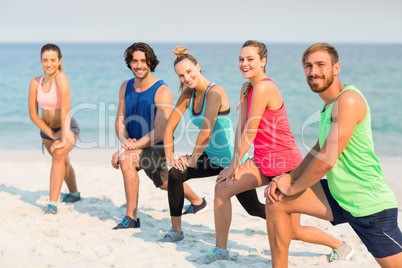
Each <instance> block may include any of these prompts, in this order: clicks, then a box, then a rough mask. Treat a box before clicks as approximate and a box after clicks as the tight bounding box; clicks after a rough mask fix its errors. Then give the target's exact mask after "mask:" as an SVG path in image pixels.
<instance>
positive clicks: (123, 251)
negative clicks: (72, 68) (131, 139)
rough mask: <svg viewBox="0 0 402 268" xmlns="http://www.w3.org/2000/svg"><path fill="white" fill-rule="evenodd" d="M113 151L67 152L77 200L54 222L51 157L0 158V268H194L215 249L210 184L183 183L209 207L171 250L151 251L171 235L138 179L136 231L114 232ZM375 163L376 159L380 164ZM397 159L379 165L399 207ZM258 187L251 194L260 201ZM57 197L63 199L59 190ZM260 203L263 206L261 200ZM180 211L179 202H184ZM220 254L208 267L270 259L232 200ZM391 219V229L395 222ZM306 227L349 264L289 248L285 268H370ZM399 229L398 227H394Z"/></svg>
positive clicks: (335, 230)
mask: <svg viewBox="0 0 402 268" xmlns="http://www.w3.org/2000/svg"><path fill="white" fill-rule="evenodd" d="M114 151H115V150H114V149H105V150H101V149H92V150H83V149H74V150H73V151H72V152H71V153H70V158H71V163H72V165H73V167H74V169H75V172H76V175H77V184H78V188H79V191H80V192H81V196H82V197H83V200H82V201H81V202H78V203H76V204H68V205H66V204H64V203H59V205H58V208H59V213H58V214H57V215H44V214H43V206H44V205H45V204H47V201H48V187H49V173H50V165H51V158H50V156H49V155H48V154H47V153H46V154H45V155H43V154H42V152H41V151H40V150H37V151H33V150H32V151H22V150H17V151H12V150H10V151H8V150H3V151H0V200H1V201H0V202H1V206H0V226H1V227H0V267H52V266H54V267H71V266H74V267H201V266H202V265H199V264H197V262H198V261H199V260H200V259H201V258H202V257H203V256H204V255H205V254H207V253H208V252H209V250H210V249H211V248H212V247H213V246H214V245H215V232H214V217H213V190H214V181H215V178H214V177H209V178H205V179H197V180H190V181H189V182H188V184H189V185H190V186H191V187H192V188H193V189H194V191H195V192H196V193H198V194H199V195H200V196H205V198H206V200H207V202H208V204H209V208H208V210H207V211H206V212H205V213H203V214H201V215H198V214H195V215H186V216H183V219H182V220H183V225H182V228H183V231H184V234H185V239H184V240H183V241H181V242H180V243H177V244H170V243H168V244H158V243H156V240H157V239H159V238H161V237H162V235H163V233H164V232H165V231H168V230H169V229H170V228H171V223H170V217H169V211H168V201H167V192H165V191H162V190H160V189H156V188H155V187H154V185H153V183H152V182H151V181H150V180H149V179H148V177H147V176H146V175H145V173H144V172H143V171H141V172H140V195H139V208H138V217H139V218H140V220H141V228H140V229H129V230H119V231H115V230H112V228H113V227H114V226H115V225H116V223H115V222H116V220H120V219H121V218H122V217H123V216H124V214H125V196H124V188H123V179H122V175H121V172H120V170H115V169H113V168H112V167H111V164H110V160H111V155H112V153H113V152H114ZM380 160H381V159H380ZM401 165H402V160H389V159H388V160H382V167H383V171H384V174H385V176H386V178H387V181H388V183H389V185H390V186H391V188H392V190H393V191H394V193H395V194H396V196H397V199H398V203H399V211H401V208H402V184H401V183H400V182H398V179H399V177H400V176H399V167H400V166H401ZM263 190H264V187H261V188H260V189H258V194H259V197H260V201H264V199H263ZM62 193H67V187H66V186H65V184H63V187H62ZM264 202H265V201H264ZM185 204H186V203H185ZM232 205H233V218H232V225H231V229H230V234H229V242H228V248H229V249H230V250H231V254H232V255H233V257H232V260H231V261H230V262H229V261H218V262H215V263H213V264H211V265H209V266H208V267H249V266H253V267H270V266H271V256H270V249H269V244H268V238H267V232H266V225H265V221H263V220H261V219H259V218H255V217H251V216H248V215H247V213H246V212H245V210H244V209H243V208H242V207H241V206H240V204H239V203H238V201H237V199H236V198H233V199H232ZM401 215H402V214H401V213H399V223H400V222H401ZM302 224H306V225H312V226H316V227H319V228H321V229H322V230H325V231H326V232H328V233H329V234H331V235H333V236H335V237H337V238H339V239H342V240H345V241H347V242H349V243H350V244H351V245H352V246H353V247H354V248H355V254H354V256H353V257H352V259H351V260H350V261H336V262H333V263H331V264H328V262H327V254H329V252H330V249H329V248H327V247H324V246H318V245H313V244H308V243H303V242H299V241H292V243H291V246H290V252H289V266H290V267H365V268H368V267H378V265H377V263H376V262H375V260H374V258H373V257H372V256H371V255H370V254H369V253H368V251H367V249H366V248H365V246H364V245H363V244H362V242H361V241H360V239H359V238H358V237H357V235H356V234H355V233H354V232H353V230H352V229H351V228H350V227H349V225H347V224H342V225H340V226H336V227H333V226H332V225H331V224H330V223H329V222H325V221H322V220H318V219H315V218H312V217H308V216H302ZM399 226H401V224H399Z"/></svg>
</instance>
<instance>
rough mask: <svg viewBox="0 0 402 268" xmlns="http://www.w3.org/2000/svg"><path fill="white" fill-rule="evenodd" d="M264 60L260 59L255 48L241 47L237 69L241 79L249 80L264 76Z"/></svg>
mask: <svg viewBox="0 0 402 268" xmlns="http://www.w3.org/2000/svg"><path fill="white" fill-rule="evenodd" d="M266 62H267V59H266V58H263V59H261V58H260V56H259V54H258V48H257V47H255V46H247V47H243V48H242V49H241V51H240V56H239V69H240V72H241V73H242V75H243V77H244V78H246V79H251V78H253V77H256V76H260V75H262V74H264V67H265V64H266Z"/></svg>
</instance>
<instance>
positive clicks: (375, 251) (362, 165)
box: [265, 43, 402, 267]
mask: <svg viewBox="0 0 402 268" xmlns="http://www.w3.org/2000/svg"><path fill="white" fill-rule="evenodd" d="M302 64H303V67H304V70H305V75H306V80H307V83H308V84H309V86H310V88H311V90H312V91H313V92H315V93H318V95H319V96H320V97H321V99H322V100H323V101H324V102H325V104H324V107H323V109H322V111H321V120H320V126H319V139H318V141H317V143H316V145H315V146H314V147H313V148H312V149H311V150H310V152H309V153H308V154H307V156H306V157H305V158H304V159H303V162H302V163H301V164H300V166H299V167H297V168H296V169H295V170H294V171H292V172H291V173H290V174H283V175H281V176H278V177H276V178H275V179H273V181H272V182H271V183H270V184H269V185H268V187H267V188H266V190H265V196H266V198H267V206H266V211H267V219H269V220H268V221H267V229H268V237H269V243H270V247H271V255H272V264H273V267H286V266H287V259H288V250H289V244H290V240H291V237H292V225H291V220H290V215H291V213H303V214H307V215H311V216H315V217H317V218H321V219H325V220H328V221H330V222H331V223H332V224H333V225H337V224H340V223H346V222H347V223H349V224H350V225H351V226H352V228H353V229H354V231H355V232H356V234H357V235H358V236H359V237H360V239H361V240H362V241H363V243H364V244H365V246H366V247H367V249H368V251H369V252H370V253H371V254H372V255H373V256H374V258H375V259H376V261H377V262H378V263H379V264H380V265H381V266H382V267H402V233H401V231H400V229H399V227H398V222H397V219H398V203H397V201H396V198H395V196H394V194H393V193H392V191H391V189H390V188H389V187H388V185H387V183H386V181H385V178H384V176H383V174H382V171H381V166H380V163H379V161H378V158H377V157H376V155H375V154H374V146H373V139H372V133H371V114H370V108H369V106H368V104H367V101H366V99H365V98H364V96H363V95H362V93H361V92H360V91H359V90H358V89H357V88H355V87H354V86H349V85H345V84H342V83H341V82H340V80H339V76H338V74H339V71H340V68H341V65H340V63H339V61H338V53H337V51H336V49H335V48H334V47H333V46H331V45H329V44H326V43H317V44H314V45H312V46H310V47H309V48H308V49H307V50H306V51H305V52H304V54H303V58H302ZM324 176H326V177H327V179H322V178H323V177H324ZM352 253H353V250H352V249H351V248H350V246H349V245H346V244H345V245H344V246H343V247H341V248H339V249H337V250H333V252H332V254H331V256H330V261H332V260H335V259H348V258H350V256H351V255H352Z"/></svg>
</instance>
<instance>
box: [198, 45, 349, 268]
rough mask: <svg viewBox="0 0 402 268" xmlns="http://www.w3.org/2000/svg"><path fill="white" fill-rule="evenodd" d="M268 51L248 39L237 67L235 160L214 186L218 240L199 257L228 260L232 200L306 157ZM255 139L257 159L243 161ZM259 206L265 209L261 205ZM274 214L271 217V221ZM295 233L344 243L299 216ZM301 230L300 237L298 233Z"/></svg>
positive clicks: (208, 260)
mask: <svg viewBox="0 0 402 268" xmlns="http://www.w3.org/2000/svg"><path fill="white" fill-rule="evenodd" d="M267 59H268V51H267V48H266V46H265V44H263V43H261V42H258V41H255V40H249V41H247V42H245V43H244V45H243V47H242V49H241V51H240V56H239V69H240V72H241V73H242V75H243V77H244V78H246V79H248V82H246V83H245V84H244V85H243V86H242V90H241V94H240V105H239V119H238V125H237V130H236V138H235V141H236V142H235V146H234V148H235V151H234V155H235V156H236V157H233V160H232V161H231V163H230V165H229V166H228V167H226V168H225V169H224V170H223V171H222V172H221V173H220V174H219V175H218V178H217V182H216V186H215V204H214V216H215V233H216V244H215V247H214V248H213V249H212V250H211V252H210V253H209V254H208V255H206V256H205V257H204V259H202V260H201V262H202V263H211V262H213V261H216V260H228V259H229V251H228V250H227V241H228V237H229V229H230V225H231V219H232V206H231V200H230V198H231V197H232V196H233V195H235V194H238V193H240V192H243V191H250V190H252V189H255V188H257V187H260V186H263V185H267V184H269V183H270V181H271V179H272V178H274V177H275V176H276V175H279V174H282V173H285V172H290V171H292V170H293V169H295V168H296V167H297V166H298V165H299V164H300V162H301V160H302V156H301V153H300V151H299V149H298V148H297V145H296V143H295V142H294V137H293V136H292V133H291V131H290V126H289V122H288V119H287V115H286V108H285V104H284V101H283V99H282V96H281V94H280V91H279V90H278V88H277V86H276V84H275V83H274V82H273V81H272V80H271V79H269V78H268V77H267V76H266V75H265V66H266V63H267ZM252 143H254V158H253V159H249V160H248V161H247V162H245V163H243V164H241V163H240V162H239V161H238V160H239V159H241V158H242V157H243V155H245V153H246V152H247V151H248V150H249V148H250V146H251V144H252ZM261 209H263V210H264V209H265V208H264V206H262V208H261ZM270 220H271V217H269V216H267V217H266V221H267V222H269V221H270ZM292 223H293V237H291V238H292V239H297V240H302V241H305V242H310V243H317V244H322V245H326V246H329V247H331V248H332V249H336V248H339V247H342V246H343V245H344V243H343V242H342V241H340V240H338V239H336V238H333V237H331V236H329V235H327V234H326V233H324V232H323V231H321V230H319V229H317V228H313V227H304V226H301V225H300V215H299V214H294V215H293V217H292ZM299 234H302V235H299Z"/></svg>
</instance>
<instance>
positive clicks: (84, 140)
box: [0, 43, 402, 158]
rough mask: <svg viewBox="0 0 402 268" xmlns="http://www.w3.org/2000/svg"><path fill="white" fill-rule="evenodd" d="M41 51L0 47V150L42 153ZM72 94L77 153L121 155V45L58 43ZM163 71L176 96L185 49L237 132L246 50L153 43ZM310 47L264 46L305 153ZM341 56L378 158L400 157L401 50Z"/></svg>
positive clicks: (359, 47) (186, 141)
mask: <svg viewBox="0 0 402 268" xmlns="http://www.w3.org/2000/svg"><path fill="white" fill-rule="evenodd" d="M42 45H43V44H0V62H1V64H0V92H1V98H0V149H34V150H35V149H37V150H40V148H41V140H40V137H39V129H38V128H37V127H36V126H35V125H34V124H33V123H32V122H31V121H30V118H29V115H28V105H27V100H28V89H29V83H30V81H31V79H32V78H33V77H36V76H40V75H41V74H42V73H43V71H42V67H41V64H40V48H41V46H42ZM58 45H59V46H60V48H61V51H62V53H63V62H64V67H65V69H64V71H65V73H66V74H67V77H68V79H69V84H70V91H71V107H72V114H73V116H74V117H75V118H76V119H77V121H78V123H79V125H80V128H81V134H80V141H79V142H78V143H77V147H79V148H83V149H94V148H117V147H118V146H119V143H118V139H117V138H116V134H115V129H114V122H115V118H116V109H117V105H118V92H119V88H120V85H121V83H122V82H123V81H124V80H127V79H130V78H132V77H133V75H132V73H131V71H130V70H129V69H128V68H127V67H126V65H125V62H124V56H123V55H124V50H125V49H126V48H127V47H128V46H129V45H131V44H130V43H121V44H58ZM150 45H151V46H152V47H153V48H154V50H155V53H156V55H157V56H158V59H159V60H160V64H159V65H158V67H157V68H156V71H155V73H154V75H155V76H156V77H157V78H159V79H162V80H164V81H165V82H166V83H167V85H168V86H169V87H170V88H171V89H172V91H173V93H174V100H175V101H176V100H177V99H178V96H179V92H178V88H179V79H178V77H177V75H176V73H175V72H174V69H173V60H174V58H173V57H172V51H173V49H174V48H175V47H176V46H177V45H185V46H187V47H188V51H189V52H190V53H192V54H193V55H194V56H195V57H196V58H197V60H198V61H199V63H200V64H201V71H202V73H203V74H204V76H205V77H207V78H208V79H209V80H210V81H214V82H216V83H217V84H219V85H221V86H222V87H223V88H224V89H225V90H226V93H227V95H228V97H229V101H230V105H231V110H232V121H233V126H234V127H235V126H236V123H237V113H236V106H237V105H238V102H239V95H240V88H241V85H242V84H243V83H244V82H245V79H244V78H243V77H242V75H241V74H240V72H239V70H238V67H237V63H238V56H239V52H240V48H241V45H242V44H240V43H239V44H200V43H198V44H197V43H187V44H186V43H180V44H179V43H178V44H175V43H155V44H153V43H151V44H150ZM308 45H309V44H267V47H268V64H267V68H266V69H267V75H268V77H270V78H271V79H273V80H274V81H275V82H276V84H277V85H278V88H279V90H280V91H281V94H282V96H283V98H284V101H285V103H286V107H287V112H288V118H289V121H290V125H291V130H292V132H293V134H294V136H295V138H296V143H297V144H298V146H299V148H300V149H301V150H302V153H303V154H305V153H306V152H307V150H308V149H309V148H310V147H311V146H312V145H314V144H315V142H316V140H317V138H318V121H319V111H320V109H321V108H322V105H323V102H322V100H321V99H320V98H319V96H318V95H316V94H314V93H312V92H311V90H310V89H309V87H308V85H307V83H306V81H305V77H304V71H303V69H302V66H301V55H302V53H303V51H304V50H305V49H306V48H307V47H308ZM334 45H335V47H336V48H337V49H338V52H339V54H340V62H341V65H342V67H341V72H340V79H341V81H342V82H343V83H346V84H353V85H355V86H356V87H357V88H359V89H360V90H361V91H362V92H363V94H364V95H365V97H366V98H367V100H368V102H369V105H370V107H371V112H372V128H373V137H374V143H375V150H376V153H377V154H378V155H379V156H383V157H397V158H399V157H402V139H401V137H402V135H401V133H402V107H401V104H400V102H401V101H402V45H400V44H399V45H392V44H389V45H377V44H375V45H374V44H373V45H371V44H334ZM196 134H197V133H196V131H194V127H191V124H190V123H189V122H188V115H186V116H185V117H184V119H183V120H182V123H181V124H180V125H179V126H178V128H177V130H176V132H175V137H176V140H175V142H176V150H177V151H182V152H191V150H192V144H193V143H194V141H195V137H196Z"/></svg>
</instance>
